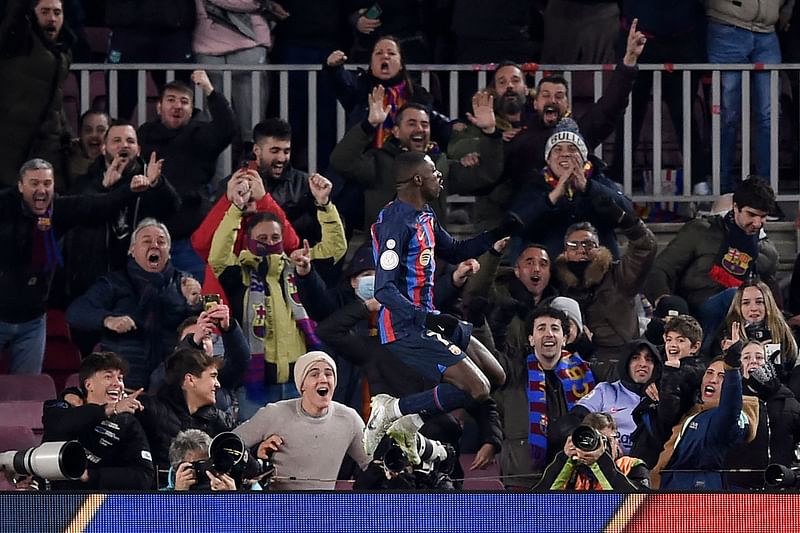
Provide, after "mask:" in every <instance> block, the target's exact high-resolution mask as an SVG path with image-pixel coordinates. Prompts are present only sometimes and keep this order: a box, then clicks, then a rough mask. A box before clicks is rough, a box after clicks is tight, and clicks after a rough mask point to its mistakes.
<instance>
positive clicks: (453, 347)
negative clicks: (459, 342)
mask: <svg viewBox="0 0 800 533" xmlns="http://www.w3.org/2000/svg"><path fill="white" fill-rule="evenodd" d="M447 349H448V350H450V353H451V354H453V355H461V348H459V347H458V346H456V345H455V344H451V345H450V346H448V347H447Z"/></svg>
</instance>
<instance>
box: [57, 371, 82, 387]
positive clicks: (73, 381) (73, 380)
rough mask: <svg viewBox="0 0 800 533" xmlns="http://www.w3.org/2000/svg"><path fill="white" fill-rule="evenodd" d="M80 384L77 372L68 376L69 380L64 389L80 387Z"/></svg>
mask: <svg viewBox="0 0 800 533" xmlns="http://www.w3.org/2000/svg"><path fill="white" fill-rule="evenodd" d="M80 384H81V378H80V375H79V374H78V373H77V372H75V373H73V374H70V375H69V376H67V380H66V381H65V382H64V389H68V388H70V387H79V386H80ZM64 389H61V390H64Z"/></svg>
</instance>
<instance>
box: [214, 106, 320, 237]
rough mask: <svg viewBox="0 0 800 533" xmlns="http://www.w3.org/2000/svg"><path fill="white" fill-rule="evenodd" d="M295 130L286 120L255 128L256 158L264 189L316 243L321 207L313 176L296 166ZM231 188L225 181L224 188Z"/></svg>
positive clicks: (301, 232)
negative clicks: (313, 191)
mask: <svg viewBox="0 0 800 533" xmlns="http://www.w3.org/2000/svg"><path fill="white" fill-rule="evenodd" d="M291 156H292V127H291V126H290V125H289V123H288V122H287V121H285V120H283V119H282V118H277V117H276V118H268V119H267V120H265V121H263V122H260V123H258V124H256V125H255V127H254V128H253V158H254V161H253V162H252V163H254V164H255V166H256V170H257V172H258V175H259V177H260V178H261V181H262V182H263V183H264V190H265V191H266V192H268V193H269V194H270V196H272V199H273V200H275V202H277V204H278V205H279V206H281V209H283V211H284V213H286V218H287V219H288V220H289V222H291V224H292V227H294V229H295V231H296V232H297V234H298V235H302V236H303V238H304V239H308V240H309V242H311V244H312V245H313V244H315V243H317V242H318V241H319V239H320V235H321V233H320V226H319V222H318V221H317V208H316V205H315V204H314V196H313V195H312V194H311V189H310V188H309V186H308V179H309V174H308V173H307V172H303V171H302V170H298V169H296V168H294V167H293V166H292V163H291ZM226 185H227V179H226V180H223V181H222V183H221V184H220V188H222V187H225V186H226Z"/></svg>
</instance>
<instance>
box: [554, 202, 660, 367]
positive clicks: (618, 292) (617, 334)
mask: <svg viewBox="0 0 800 533" xmlns="http://www.w3.org/2000/svg"><path fill="white" fill-rule="evenodd" d="M600 205H602V209H603V211H604V212H606V213H607V216H608V217H609V218H610V219H612V220H616V221H618V224H619V228H620V231H621V232H622V234H623V235H625V236H626V237H627V239H628V246H627V248H626V250H625V253H624V254H623V256H622V257H621V258H620V259H618V260H615V259H614V258H613V256H612V255H611V252H610V251H609V249H608V248H606V247H604V246H600V240H599V238H598V236H597V229H595V227H594V226H593V225H592V224H590V223H588V222H578V223H577V224H573V225H572V226H570V227H569V228H568V229H567V231H566V233H565V235H564V252H563V253H562V254H561V255H560V256H558V259H557V260H556V268H555V274H556V279H555V283H556V286H557V287H558V289H559V293H560V294H561V295H562V296H566V297H568V298H572V299H573V300H575V301H577V302H578V304H579V305H580V308H581V311H582V312H583V317H584V324H586V327H588V328H589V330H590V331H591V332H592V333H593V336H592V344H593V345H594V348H595V353H594V356H593V357H592V372H594V374H595V376H596V377H597V379H598V380H600V381H614V380H616V379H618V378H619V377H620V376H618V375H617V363H618V358H619V357H620V355H622V354H623V352H624V346H625V344H626V343H627V342H628V341H629V340H630V339H633V338H635V337H637V336H638V332H639V322H638V319H637V317H636V309H635V305H634V300H635V298H636V297H637V295H638V294H639V291H640V290H641V289H642V285H643V284H644V280H645V279H646V277H647V274H648V273H649V272H650V269H651V268H652V266H653V260H654V259H655V256H656V238H655V235H653V232H652V231H650V230H649V229H648V228H647V226H645V225H644V223H643V222H642V221H641V220H639V219H638V218H636V217H634V216H632V215H630V214H629V213H626V212H625V211H623V210H622V209H621V208H620V207H619V206H617V205H616V204H614V203H613V202H608V203H603V204H600Z"/></svg>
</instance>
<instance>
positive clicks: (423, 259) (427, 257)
mask: <svg viewBox="0 0 800 533" xmlns="http://www.w3.org/2000/svg"><path fill="white" fill-rule="evenodd" d="M432 255H433V254H432V253H431V250H430V248H428V249H427V250H422V253H421V254H419V264H420V265H422V266H424V267H426V266H428V265H429V264H430V263H431V256H432Z"/></svg>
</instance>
